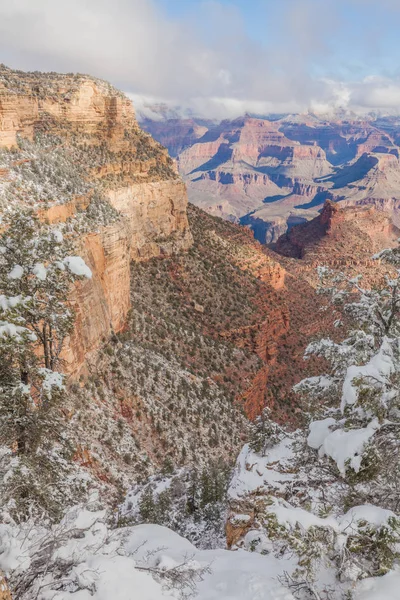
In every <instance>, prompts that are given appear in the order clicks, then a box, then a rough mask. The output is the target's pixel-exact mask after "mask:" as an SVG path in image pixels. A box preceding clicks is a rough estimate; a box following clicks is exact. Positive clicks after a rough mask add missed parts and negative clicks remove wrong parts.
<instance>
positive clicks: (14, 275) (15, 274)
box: [8, 265, 24, 279]
mask: <svg viewBox="0 0 400 600" xmlns="http://www.w3.org/2000/svg"><path fill="white" fill-rule="evenodd" d="M23 274H24V269H23V268H22V267H21V265H15V266H14V267H13V268H12V269H11V271H10V272H9V274H8V279H21V277H22V275H23Z"/></svg>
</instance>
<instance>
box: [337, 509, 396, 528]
mask: <svg viewBox="0 0 400 600" xmlns="http://www.w3.org/2000/svg"><path fill="white" fill-rule="evenodd" d="M391 517H396V515H395V513H394V512H392V511H391V510H386V509H385V508H381V507H380V506H374V505H373V504H363V505H361V506H353V508H350V510H349V511H348V512H347V513H346V514H345V515H343V516H342V517H341V518H340V519H339V522H340V524H341V526H342V528H343V529H349V528H350V530H352V529H353V528H352V526H353V525H356V524H357V523H359V522H360V521H367V522H368V523H369V524H371V525H374V526H375V527H381V526H382V525H386V523H387V522H388V519H390V518H391ZM356 529H357V527H354V530H356Z"/></svg>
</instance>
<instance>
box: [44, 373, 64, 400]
mask: <svg viewBox="0 0 400 600" xmlns="http://www.w3.org/2000/svg"><path fill="white" fill-rule="evenodd" d="M39 373H40V375H42V377H43V383H42V387H43V389H44V390H45V391H46V392H47V393H48V394H51V391H52V389H53V388H54V387H56V388H58V389H59V390H62V389H64V376H63V375H62V374H61V373H58V372H57V371H51V370H50V369H45V368H41V369H39Z"/></svg>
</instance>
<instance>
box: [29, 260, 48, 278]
mask: <svg viewBox="0 0 400 600" xmlns="http://www.w3.org/2000/svg"><path fill="white" fill-rule="evenodd" d="M32 273H33V274H34V275H36V277H37V278H38V279H40V280H41V281H45V279H46V277H47V269H46V267H45V266H44V264H43V263H36V264H35V265H34V267H33V269H32Z"/></svg>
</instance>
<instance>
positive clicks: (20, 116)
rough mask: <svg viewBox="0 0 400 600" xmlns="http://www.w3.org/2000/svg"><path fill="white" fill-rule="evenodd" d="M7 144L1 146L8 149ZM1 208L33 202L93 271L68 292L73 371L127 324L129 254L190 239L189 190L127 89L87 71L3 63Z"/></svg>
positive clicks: (158, 250) (68, 355)
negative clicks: (29, 69) (72, 311)
mask: <svg viewBox="0 0 400 600" xmlns="http://www.w3.org/2000/svg"><path fill="white" fill-rule="evenodd" d="M1 149H2V150H1ZM0 152H1V154H0V208H1V209H2V210H4V209H6V208H7V207H9V206H12V205H17V206H18V207H32V208H34V209H35V210H37V212H38V213H39V214H40V215H41V217H42V218H43V219H47V220H49V221H50V222H52V223H59V224H60V230H62V231H63V232H64V233H66V234H67V235H69V236H74V237H75V238H76V239H77V241H78V245H79V252H80V253H81V254H82V256H83V257H84V258H85V260H86V262H87V263H88V265H89V266H90V268H91V270H92V272H93V274H94V276H93V278H92V279H91V280H90V281H87V282H85V283H79V284H78V285H77V286H76V289H75V292H74V295H73V297H72V298H71V301H72V302H73V304H74V305H75V307H76V310H77V314H78V316H77V322H76V331H75V334H74V336H73V338H72V339H71V340H70V343H69V346H68V348H67V349H66V351H65V359H66V361H67V364H68V367H67V368H68V370H69V371H70V372H74V373H79V371H80V370H81V369H82V368H83V369H84V368H85V362H86V360H87V357H88V355H89V354H90V353H92V352H93V351H96V350H97V349H98V348H99V347H100V345H101V344H102V343H103V340H104V339H106V338H107V337H109V335H110V334H111V333H112V332H113V331H114V332H116V331H120V330H121V329H122V328H123V327H124V324H125V321H126V317H127V313H128V310H129V307H130V299H129V280H130V277H129V264H130V260H131V259H133V260H142V259H146V258H150V257H152V256H158V255H160V254H168V253H171V252H174V251H177V250H180V249H185V248H188V247H189V246H190V244H191V242H192V238H191V234H190V230H189V227H188V222H187V216H186V206H187V197H186V190H185V187H184V184H183V183H182V181H181V180H180V179H179V177H178V175H177V173H176V172H175V169H174V167H173V163H172V161H171V159H170V158H169V156H168V154H167V152H166V151H165V149H164V148H162V147H161V146H160V145H159V144H158V143H157V142H155V141H154V140H153V139H152V138H151V137H150V136H149V135H148V134H146V133H144V132H143V131H142V130H141V129H140V128H139V126H138V124H137V122H136V119H135V115H134V111H133V107H132V104H131V102H130V101H129V99H128V98H126V97H125V96H124V95H123V94H122V93H121V92H119V91H118V90H116V89H114V88H113V87H112V86H110V85H109V84H108V83H106V82H103V81H100V80H98V79H94V78H91V77H88V76H83V75H59V74H56V73H49V74H43V73H23V72H20V71H12V70H10V69H7V68H6V67H4V66H1V67H0Z"/></svg>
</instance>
